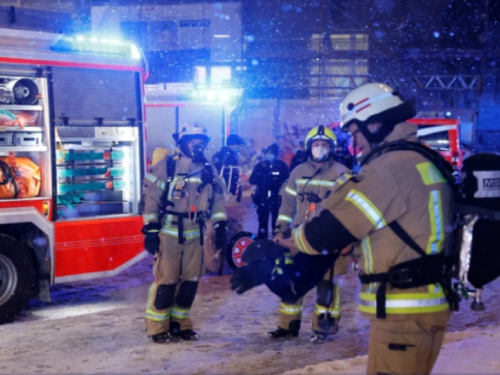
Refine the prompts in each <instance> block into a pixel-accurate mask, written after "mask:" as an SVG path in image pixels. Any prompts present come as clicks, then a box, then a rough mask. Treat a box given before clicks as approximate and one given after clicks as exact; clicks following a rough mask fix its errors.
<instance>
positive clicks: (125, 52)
mask: <svg viewBox="0 0 500 375" xmlns="http://www.w3.org/2000/svg"><path fill="white" fill-rule="evenodd" d="M52 50H53V51H56V52H69V53H82V54H92V55H101V56H102V55H108V56H116V57H127V58H132V59H135V60H140V59H141V53H140V51H139V48H137V46H136V45H135V44H133V43H132V42H129V41H123V40H118V39H110V38H106V37H100V36H96V35H76V36H63V37H61V38H59V39H58V40H57V41H56V42H55V43H54V45H53V46H52Z"/></svg>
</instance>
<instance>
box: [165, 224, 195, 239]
mask: <svg viewBox="0 0 500 375" xmlns="http://www.w3.org/2000/svg"><path fill="white" fill-rule="evenodd" d="M160 233H163V234H165V235H167V236H171V237H176V238H178V237H179V231H178V229H177V228H173V227H165V226H164V227H163V228H161V230H160ZM184 237H185V238H186V239H187V240H191V239H193V238H196V237H200V230H199V229H191V230H185V231H184Z"/></svg>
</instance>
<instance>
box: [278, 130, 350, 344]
mask: <svg viewBox="0 0 500 375" xmlns="http://www.w3.org/2000/svg"><path fill="white" fill-rule="evenodd" d="M305 144H306V151H307V154H308V159H307V162H305V163H302V164H299V165H298V166H297V167H296V168H295V169H294V170H293V171H292V173H291V175H290V178H289V180H288V182H287V184H286V186H284V189H283V191H282V195H283V203H282V204H281V207H280V210H279V216H278V226H277V229H276V235H275V238H274V239H275V241H276V242H279V241H280V240H281V239H283V238H284V237H285V236H288V235H289V232H290V226H292V227H293V228H296V227H298V226H299V225H300V224H302V223H303V222H306V221H308V220H311V219H312V218H313V216H314V215H315V214H316V212H318V211H319V210H320V209H321V206H322V203H323V200H324V199H325V198H326V197H327V195H328V192H329V190H330V189H331V188H332V187H333V185H334V184H335V180H337V179H338V178H339V177H340V176H341V175H342V174H343V173H345V172H347V168H345V167H344V166H343V165H341V164H339V163H337V162H336V161H335V158H334V154H333V153H334V151H335V146H336V137H335V134H334V133H333V132H332V131H331V130H330V129H329V128H327V127H325V126H323V125H321V126H318V127H315V128H313V129H312V130H311V131H310V132H309V133H308V134H307V136H306V140H305ZM332 268H333V264H332ZM346 272H347V258H342V259H341V260H339V261H338V262H337V264H336V267H335V269H334V274H332V270H329V271H328V272H327V273H326V275H325V277H324V280H323V281H322V282H320V284H319V285H318V289H317V292H318V296H317V302H316V305H315V310H314V316H313V326H312V329H313V334H312V336H311V341H312V342H322V341H325V340H326V338H327V337H328V336H329V335H330V334H334V333H337V331H338V322H339V320H340V288H339V287H338V285H334V283H333V277H334V275H335V276H337V275H340V274H344V273H346ZM327 296H329V298H330V299H331V300H330V301H325V298H326V297H327ZM301 318H302V298H301V299H299V300H294V301H288V300H282V301H281V303H280V307H279V318H278V329H277V330H275V331H271V332H269V333H268V335H269V337H270V338H272V339H281V338H289V337H297V336H298V334H299V329H300V324H301Z"/></svg>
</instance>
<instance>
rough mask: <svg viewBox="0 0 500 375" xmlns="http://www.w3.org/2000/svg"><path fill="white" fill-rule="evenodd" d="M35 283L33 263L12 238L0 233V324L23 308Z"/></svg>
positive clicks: (20, 245) (28, 254)
mask: <svg viewBox="0 0 500 375" xmlns="http://www.w3.org/2000/svg"><path fill="white" fill-rule="evenodd" d="M35 285H36V270H35V263H34V261H33V258H32V256H31V255H30V253H29V252H28V250H27V249H26V248H25V247H24V246H23V245H22V244H21V243H19V242H18V241H16V240H15V239H14V238H12V237H10V236H7V235H5V234H1V233H0V324H4V323H9V322H12V321H13V320H14V318H15V317H16V316H17V315H18V314H19V313H20V312H21V311H22V310H23V309H24V307H25V306H26V304H27V303H28V300H29V299H30V298H31V296H32V294H33V290H34V288H35Z"/></svg>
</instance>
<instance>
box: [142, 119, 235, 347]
mask: <svg viewBox="0 0 500 375" xmlns="http://www.w3.org/2000/svg"><path fill="white" fill-rule="evenodd" d="M174 139H175V140H176V141H177V144H178V146H179V150H180V154H179V157H178V159H177V160H174V159H173V158H172V157H168V158H167V159H166V161H165V162H159V163H157V164H155V165H153V166H152V168H151V170H150V172H149V173H147V174H146V177H145V179H144V184H143V192H144V201H145V207H144V214H143V219H144V227H143V233H144V234H145V247H146V250H147V251H148V252H149V253H151V254H153V255H154V256H155V262H154V266H153V275H154V278H155V280H154V282H153V284H152V285H151V287H150V289H149V295H148V303H147V307H146V333H147V335H148V336H149V337H152V339H153V341H154V342H156V343H165V342H168V341H169V340H170V338H171V337H176V338H180V339H183V340H198V339H199V336H198V334H197V333H196V332H195V331H194V330H193V324H192V322H191V319H190V317H189V313H190V309H191V305H192V304H193V301H194V298H195V295H196V291H197V289H198V282H199V279H200V277H201V274H202V266H203V252H202V245H203V229H204V225H205V224H204V222H205V220H208V219H211V220H212V221H213V222H214V228H215V239H214V242H215V247H216V248H217V249H221V248H222V247H223V246H224V244H225V241H226V238H225V237H226V220H227V218H226V211H225V205H224V183H223V182H222V181H221V180H220V178H219V177H218V175H217V173H216V172H215V168H214V167H213V166H212V165H211V164H210V163H209V162H208V161H207V159H206V158H205V156H204V154H203V151H204V150H205V148H206V147H207V144H208V142H209V140H210V138H209V137H208V136H207V134H206V130H205V129H204V128H203V126H201V125H199V124H194V125H188V126H186V127H184V128H183V129H182V131H181V132H180V134H174Z"/></svg>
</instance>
